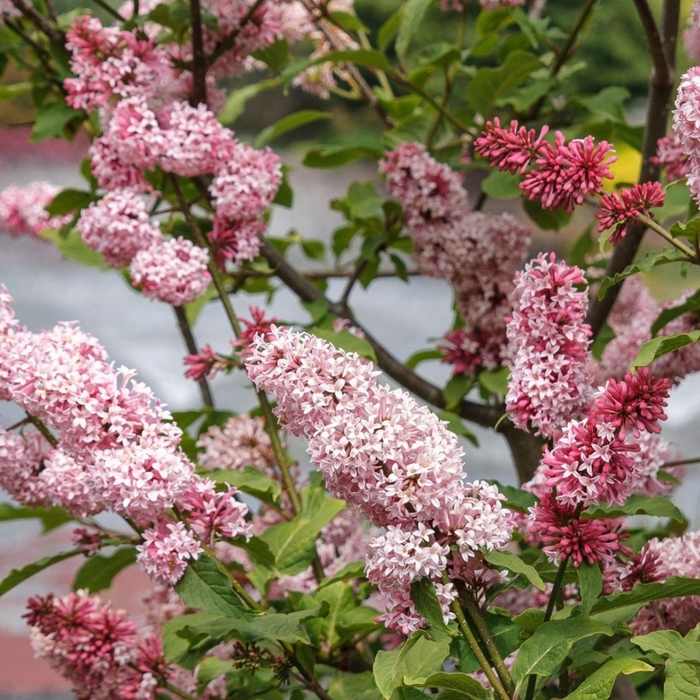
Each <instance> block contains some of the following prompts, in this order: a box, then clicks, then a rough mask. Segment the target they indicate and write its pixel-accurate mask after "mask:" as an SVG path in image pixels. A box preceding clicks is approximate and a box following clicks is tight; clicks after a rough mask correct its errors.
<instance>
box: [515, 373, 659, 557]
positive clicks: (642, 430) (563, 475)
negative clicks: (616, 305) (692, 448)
mask: <svg viewBox="0 0 700 700" xmlns="http://www.w3.org/2000/svg"><path fill="white" fill-rule="evenodd" d="M669 387H670V382H669V380H668V379H654V378H652V377H651V375H650V374H649V370H648V368H642V369H640V370H639V372H638V373H637V374H636V375H632V374H631V373H628V374H627V375H626V376H625V378H624V380H623V381H622V382H616V381H615V380H611V381H610V382H608V384H607V386H606V387H604V388H603V389H601V390H600V391H599V392H598V394H597V395H596V397H595V398H594V400H593V401H592V403H591V406H590V407H589V411H588V415H587V416H586V417H585V418H583V419H582V420H573V421H571V422H570V423H569V424H568V425H567V426H566V427H565V428H564V431H563V434H562V435H561V437H560V438H559V439H558V440H557V442H556V443H555V445H554V447H553V448H551V449H548V450H547V451H546V452H545V455H544V458H543V459H542V463H541V465H540V467H539V469H538V471H537V473H536V476H535V480H534V481H535V485H534V490H535V491H536V492H537V493H538V494H539V496H540V502H539V504H538V505H536V506H534V507H533V508H532V509H531V512H530V517H529V519H528V521H527V528H528V530H529V532H530V533H533V534H535V535H538V536H539V537H540V539H541V541H542V543H543V544H544V545H545V547H544V551H545V553H546V554H547V555H548V556H549V557H550V558H551V559H553V560H556V559H569V558H570V559H571V560H572V562H573V563H574V565H575V566H579V565H580V564H581V563H582V561H584V560H585V561H587V562H588V563H589V564H592V563H594V562H596V561H598V562H602V563H605V564H607V565H610V564H612V563H613V562H614V558H615V557H614V554H615V552H616V551H618V550H621V544H620V539H621V533H620V527H619V524H618V523H617V522H616V521H614V520H603V519H599V520H589V519H586V518H585V514H584V510H585V509H586V508H587V507H589V506H592V505H596V504H599V503H608V504H618V505H622V504H623V503H624V502H625V500H626V499H627V498H628V496H629V495H630V494H631V493H632V491H633V489H641V488H644V487H645V486H646V481H647V479H648V476H649V473H648V472H646V471H645V470H639V468H640V465H641V464H642V460H634V459H633V457H632V455H633V454H634V453H636V452H641V450H642V447H641V444H640V443H641V437H642V435H645V434H650V433H651V434H656V433H658V432H659V431H660V427H659V421H662V420H665V418H666V415H665V413H664V408H665V406H666V398H668V389H669ZM632 436H634V438H636V439H634V438H632ZM657 475H658V469H657V473H656V474H655V475H654V476H657Z"/></svg>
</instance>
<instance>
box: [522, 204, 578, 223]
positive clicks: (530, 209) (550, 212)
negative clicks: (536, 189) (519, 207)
mask: <svg viewBox="0 0 700 700" xmlns="http://www.w3.org/2000/svg"><path fill="white" fill-rule="evenodd" d="M523 209H524V210H525V213H526V214H527V215H528V216H529V217H530V218H531V219H532V220H533V221H534V222H535V223H536V224H537V225H538V226H539V227H540V228H541V229H544V230H545V231H559V230H560V229H562V228H564V226H566V225H567V224H568V223H569V221H571V216H572V215H571V214H570V213H568V212H565V211H564V210H563V209H543V208H542V206H541V205H540V203H539V202H532V201H530V200H529V199H523Z"/></svg>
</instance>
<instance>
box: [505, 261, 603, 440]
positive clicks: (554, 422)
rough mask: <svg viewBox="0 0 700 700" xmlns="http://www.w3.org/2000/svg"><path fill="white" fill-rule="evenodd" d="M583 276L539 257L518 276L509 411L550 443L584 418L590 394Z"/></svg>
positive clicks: (521, 425)
mask: <svg viewBox="0 0 700 700" xmlns="http://www.w3.org/2000/svg"><path fill="white" fill-rule="evenodd" d="M585 284H586V280H585V277H584V275H583V271H582V270H580V269H579V268H578V267H569V266H568V265H567V264H566V263H565V262H556V256H555V255H554V253H550V254H549V255H545V254H544V253H541V254H540V255H539V256H538V257H537V258H535V259H534V260H533V261H531V262H530V263H528V264H527V266H526V267H525V270H524V271H523V272H520V273H518V274H517V275H516V278H515V290H514V298H515V303H514V309H513V315H512V317H511V318H510V319H509V321H508V325H507V330H506V333H507V337H508V341H509V350H508V353H509V355H510V357H511V358H512V360H511V375H510V380H509V382H508V394H507V395H506V408H507V411H508V415H509V416H510V419H511V420H512V421H513V423H514V424H515V425H516V426H518V427H519V428H522V429H527V428H528V426H531V427H532V428H533V429H534V430H535V434H537V435H544V436H546V437H552V436H553V435H555V434H556V433H557V431H559V430H560V429H561V426H562V425H563V424H565V423H566V422H567V421H569V420H570V419H571V418H573V417H575V416H576V415H578V414H580V413H581V411H582V410H583V408H584V407H585V405H586V404H587V403H588V401H589V399H590V396H591V393H592V389H591V385H592V382H591V376H590V373H589V369H588V364H589V361H590V356H589V353H588V345H589V343H590V335H591V331H590V328H589V326H588V325H587V324H586V323H585V322H584V319H585V317H586V311H587V309H588V295H587V293H586V290H585V289H581V290H579V289H578V288H577V287H578V286H582V285H585Z"/></svg>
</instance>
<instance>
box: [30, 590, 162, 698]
mask: <svg viewBox="0 0 700 700" xmlns="http://www.w3.org/2000/svg"><path fill="white" fill-rule="evenodd" d="M27 607H28V608H29V612H28V613H27V614H26V615H25V616H24V617H25V618H27V623H28V624H29V625H31V627H32V631H31V642H32V646H33V648H34V652H35V654H36V655H37V656H39V657H41V658H44V659H46V660H47V661H48V662H49V664H50V665H51V666H53V667H54V668H56V669H57V670H58V671H60V672H61V674H62V675H63V676H64V677H65V678H67V679H68V680H70V681H71V683H72V685H73V687H72V690H73V692H74V693H75V695H76V697H78V698H80V699H81V700H87V699H88V698H90V699H91V700H152V699H153V698H155V690H156V687H157V685H158V681H161V680H165V673H166V671H165V661H164V658H163V652H162V648H161V645H160V640H159V639H158V637H156V636H155V635H151V636H150V637H147V638H146V639H143V640H140V639H139V638H138V635H137V629H136V625H135V624H134V623H133V622H131V621H130V620H128V619H127V617H126V614H125V613H124V612H123V611H119V610H112V609H111V608H109V607H108V606H106V605H103V604H102V602H101V600H100V599H99V598H98V597H97V596H95V597H92V598H90V597H88V596H87V594H86V593H85V592H84V591H82V592H81V591H79V592H78V593H69V594H68V595H66V596H63V597H62V598H56V597H54V596H53V595H49V596H47V597H46V598H40V597H37V598H32V599H31V600H30V601H29V602H28V604H27Z"/></svg>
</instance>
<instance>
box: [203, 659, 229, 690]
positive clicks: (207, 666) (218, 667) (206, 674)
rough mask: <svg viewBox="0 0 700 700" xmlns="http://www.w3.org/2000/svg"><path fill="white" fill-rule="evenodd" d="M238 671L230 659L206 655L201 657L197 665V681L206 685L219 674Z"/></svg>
mask: <svg viewBox="0 0 700 700" xmlns="http://www.w3.org/2000/svg"><path fill="white" fill-rule="evenodd" d="M237 672H238V667H237V666H235V665H234V662H233V661H231V660H230V659H227V660H225V661H224V660H223V659H219V658H218V657H216V656H208V657H207V658H206V659H202V663H201V664H199V666H198V667H197V681H198V682H199V683H201V684H202V685H208V684H209V683H211V682H212V681H213V680H214V679H215V678H218V677H219V676H223V675H227V674H233V673H237Z"/></svg>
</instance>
